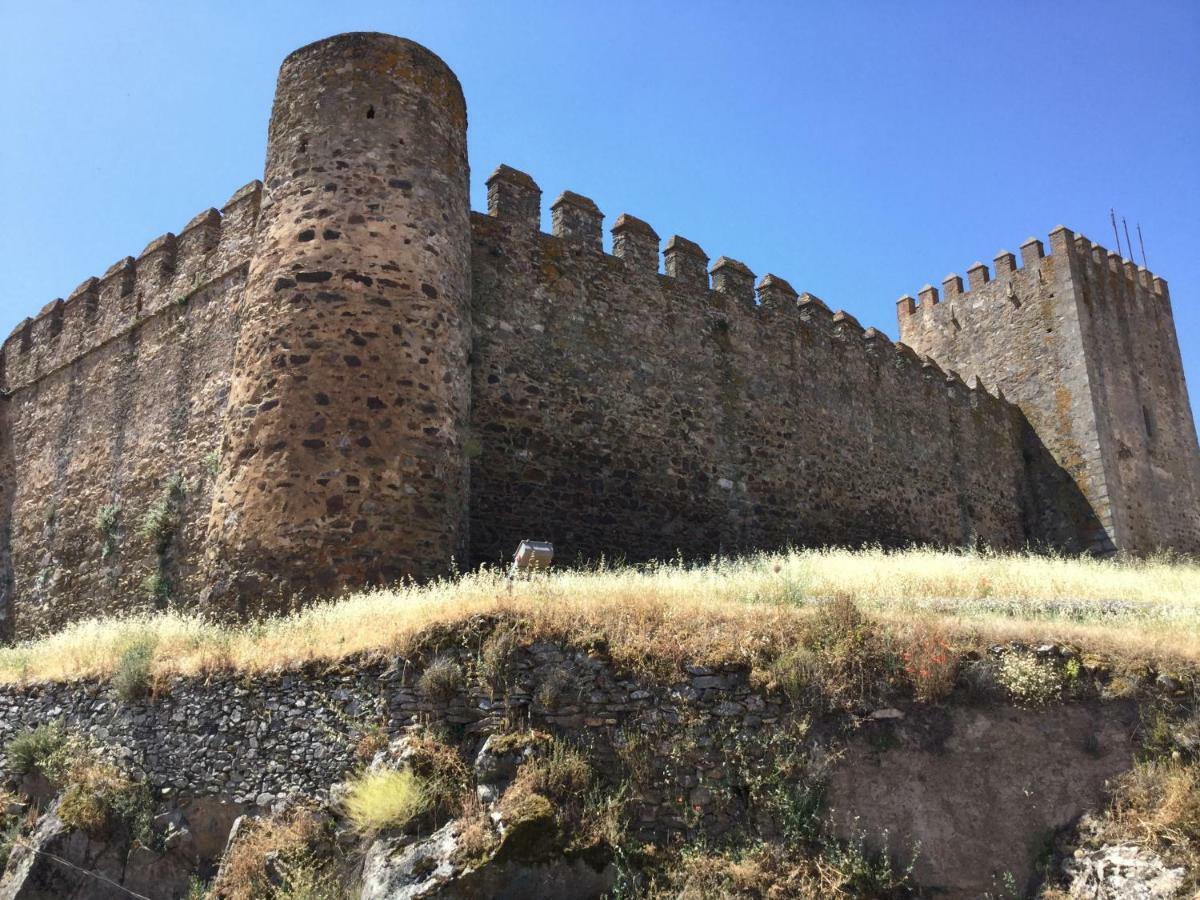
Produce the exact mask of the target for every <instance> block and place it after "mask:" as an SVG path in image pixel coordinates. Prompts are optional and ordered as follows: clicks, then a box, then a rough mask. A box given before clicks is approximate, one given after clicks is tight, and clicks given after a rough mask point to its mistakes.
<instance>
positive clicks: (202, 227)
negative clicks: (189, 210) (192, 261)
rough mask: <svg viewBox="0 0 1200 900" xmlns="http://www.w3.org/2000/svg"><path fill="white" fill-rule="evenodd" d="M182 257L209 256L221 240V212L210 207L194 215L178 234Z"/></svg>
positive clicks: (179, 250)
mask: <svg viewBox="0 0 1200 900" xmlns="http://www.w3.org/2000/svg"><path fill="white" fill-rule="evenodd" d="M176 241H177V243H178V248H179V249H178V252H179V255H180V256H181V257H191V256H207V255H208V254H209V253H212V251H214V250H216V249H217V245H218V244H219V243H220V242H221V214H220V213H219V212H217V210H216V209H213V208H211V207H210V208H209V209H206V210H204V212H201V213H197V214H196V215H195V216H193V217H192V219H191V221H189V222H188V223H187V224H186V225H184V226H183V228H182V229H181V230H180V232H179V234H178V235H177V236H176Z"/></svg>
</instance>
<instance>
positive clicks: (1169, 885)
mask: <svg viewBox="0 0 1200 900" xmlns="http://www.w3.org/2000/svg"><path fill="white" fill-rule="evenodd" d="M1063 871H1064V872H1065V873H1066V874H1067V875H1068V876H1069V877H1070V879H1071V881H1070V885H1069V886H1068V888H1067V894H1068V896H1070V897H1072V898H1080V900H1170V898H1174V897H1176V896H1178V892H1179V889H1180V887H1181V886H1182V885H1183V877H1184V872H1183V869H1181V868H1172V867H1170V866H1168V865H1167V864H1166V862H1165V861H1164V860H1163V858H1162V857H1161V856H1159V855H1158V854H1157V853H1155V852H1154V851H1153V850H1151V849H1149V848H1147V847H1139V846H1138V845H1136V844H1108V845H1105V846H1102V847H1099V848H1097V849H1095V850H1077V851H1076V853H1075V856H1073V857H1070V858H1068V859H1067V860H1065V861H1064V862H1063Z"/></svg>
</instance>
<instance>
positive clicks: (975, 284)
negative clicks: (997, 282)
mask: <svg viewBox="0 0 1200 900" xmlns="http://www.w3.org/2000/svg"><path fill="white" fill-rule="evenodd" d="M989 281H991V278H990V276H989V275H988V267H987V266H986V265H984V264H983V263H981V262H975V263H971V265H970V266H969V267H968V268H967V284H968V285H969V288H968V290H971V291H979V290H982V289H983V287H984V286H985V285H986V284H987V283H988V282H989Z"/></svg>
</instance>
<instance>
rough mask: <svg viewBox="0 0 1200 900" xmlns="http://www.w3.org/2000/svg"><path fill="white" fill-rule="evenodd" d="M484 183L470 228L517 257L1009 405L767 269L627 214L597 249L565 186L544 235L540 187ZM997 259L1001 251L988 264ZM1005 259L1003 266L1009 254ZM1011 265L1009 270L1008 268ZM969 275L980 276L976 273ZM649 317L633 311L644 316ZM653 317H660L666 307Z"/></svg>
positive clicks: (966, 399) (592, 216) (596, 236)
mask: <svg viewBox="0 0 1200 900" xmlns="http://www.w3.org/2000/svg"><path fill="white" fill-rule="evenodd" d="M487 186H488V211H487V214H486V215H485V214H482V213H474V214H473V219H472V221H473V224H474V225H475V227H476V230H477V231H478V232H481V233H487V232H488V231H489V229H496V228H499V229H501V231H502V232H503V233H505V234H507V235H509V236H511V237H513V238H516V239H518V241H519V240H521V239H523V238H524V239H525V240H528V238H529V237H530V236H536V240H535V242H534V243H533V244H528V243H524V244H523V246H522V252H524V253H525V254H529V255H531V256H532V255H533V254H536V253H539V252H540V253H542V255H548V256H550V257H554V258H559V257H563V256H564V255H566V256H569V255H570V254H572V253H575V254H586V255H588V256H592V257H594V258H595V259H596V260H597V262H598V264H599V265H601V266H603V267H605V268H606V269H608V270H609V271H610V272H614V273H619V277H620V278H622V279H628V280H630V281H631V282H633V283H636V282H638V281H640V280H641V279H646V278H652V279H654V280H655V282H656V283H657V284H659V285H661V286H662V287H663V288H664V290H665V293H663V295H662V299H663V302H664V303H667V304H672V303H679V302H685V303H699V304H700V305H701V306H703V307H706V308H710V309H713V310H718V311H719V312H720V314H721V315H722V316H723V317H724V320H725V321H726V322H727V324H728V327H730V328H742V329H745V328H747V327H759V326H757V325H754V324H753V323H762V324H767V325H768V326H769V328H776V327H778V326H779V325H780V324H781V320H780V319H779V317H780V316H783V317H785V319H784V320H783V321H786V320H788V319H791V320H794V325H793V327H794V328H797V329H800V330H803V331H805V332H807V333H808V335H809V337H808V338H807V340H808V341H809V342H811V341H813V340H816V339H818V338H821V339H824V340H825V341H827V342H828V341H832V342H836V343H837V344H838V345H840V346H842V347H843V348H852V349H853V351H854V352H856V353H857V354H858V356H857V363H855V365H864V366H865V365H867V364H868V363H871V364H875V365H877V364H879V363H880V362H881V361H883V360H887V361H888V362H889V363H890V364H891V365H892V366H893V367H894V368H896V369H897V370H898V371H901V372H911V373H912V374H913V375H914V377H917V378H919V380H918V381H914V382H913V383H912V388H913V389H916V388H917V386H918V385H921V386H924V387H928V386H930V385H935V384H936V385H937V386H938V387H939V388H944V390H945V392H946V395H947V396H948V397H950V398H952V399H953V400H955V401H958V402H962V403H963V404H964V406H972V407H975V408H981V407H986V408H989V409H996V410H997V411H999V410H1002V409H1006V408H1008V407H1009V405H1008V404H1007V402H1006V401H1005V400H1004V399H1003V397H1002V396H998V395H997V393H996V392H994V391H991V390H989V389H988V388H987V387H985V386H984V384H983V382H982V381H981V380H980V379H978V378H974V379H972V380H971V384H970V386H969V387H968V385H967V384H966V383H964V381H963V380H962V378H960V377H959V376H958V375H957V374H956V373H954V372H949V373H946V372H942V371H941V370H940V369H938V368H937V366H936V363H933V362H932V360H926V362H925V365H924V366H923V367H922V366H921V365H920V362H919V360H918V358H917V355H916V354H915V353H914V352H913V350H912V349H911V348H910V347H908V346H906V345H905V344H903V343H894V342H893V341H892V340H891V339H890V338H889V337H888V336H887V335H886V334H885V333H884V332H882V331H880V330H879V329H876V328H870V327H864V326H863V325H862V324H861V323H860V322H859V320H858V319H857V318H856V317H855V316H854V315H852V314H851V313H849V312H847V311H846V310H843V309H838V310H831V309H830V307H829V306H828V305H827V304H826V303H825V302H824V301H823V300H821V299H820V298H819V297H817V296H815V295H814V294H812V293H809V292H807V291H805V292H797V291H796V289H795V288H793V287H792V285H791V283H790V282H788V281H787V280H786V279H784V278H782V277H781V276H779V275H775V274H770V273H768V274H766V275H764V276H763V277H762V278H761V279H758V281H757V282H756V276H755V273H754V272H752V271H751V270H750V268H749V267H748V266H747V265H746V264H745V263H743V262H741V261H740V260H737V259H734V258H732V257H729V256H719V257H717V259H716V260H715V261H713V262H712V263H711V265H710V263H709V255H708V254H707V253H706V252H705V250H704V249H703V248H702V247H701V246H700V245H699V244H697V243H696V242H694V241H691V240H688V239H687V238H684V237H681V236H679V235H677V234H676V235H672V236H671V237H670V238H668V239H667V241H666V242H665V244H662V243H661V241H660V238H659V234H658V232H657V231H656V230H655V228H654V227H653V226H652V225H651V224H650V223H648V222H646V221H645V220H643V219H640V218H638V217H636V216H634V215H632V214H630V213H621V214H619V215H618V216H617V217H616V220H615V222H614V223H613V225H612V227H611V230H610V231H611V235H612V248H613V251H612V253H611V254H609V253H606V252H604V249H603V243H602V228H603V221H604V214H603V213H602V212H601V210H600V208H599V206H598V205H597V204H596V203H595V201H594V200H592V199H591V198H589V197H587V196H585V195H583V194H580V193H577V192H575V191H571V190H564V191H562V192H561V193H560V194H559V195H558V198H557V199H556V200H555V201H554V203H553V204H552V205H551V231H550V232H549V233H547V232H544V231H542V227H541V226H542V221H541V214H540V197H541V195H542V190H541V188H540V187H539V185H538V183H537V181H536V180H535V179H534V178H533V177H532V176H531V175H530V174H528V173H526V172H522V171H520V170H518V169H515V168H513V167H511V166H508V165H505V164H501V165H499V166H497V167H496V168H495V169H494V170H493V172H492V174H491V175H490V176H489V177H488V180H487ZM505 249H506V252H507V253H509V254H511V255H513V256H515V255H516V252H515V251H514V248H513V246H512V245H511V244H507V243H506V244H505ZM1043 255H1044V254H1043V253H1042V252H1041V243H1040V242H1034V245H1033V246H1031V247H1028V248H1023V256H1024V257H1025V259H1026V261H1027V262H1026V265H1027V266H1028V265H1029V263H1030V262H1034V261H1037V260H1040V259H1041V258H1042V256H1043ZM1004 256H1005V254H1000V255H999V256H998V257H997V258H998V259H1001V257H1004ZM1007 257H1008V259H1010V260H1011V259H1012V254H1007ZM522 268H523V269H527V270H530V271H534V270H536V269H537V267H536V265H535V264H534V260H532V259H529V260H525V265H524V266H522ZM1011 268H1012V269H1014V270H1015V268H1016V267H1015V263H1014V264H1013V265H1012V267H1011ZM555 271H556V272H557V271H558V270H555ZM976 277H977V278H979V277H980V276H979V275H978V273H977V275H976ZM983 280H984V281H987V280H990V279H987V278H984V279H983ZM934 293H935V294H936V291H935V292H934ZM923 297H924V292H923ZM926 302H928V299H927V298H926ZM490 312H493V313H494V314H495V315H497V316H499V317H503V314H504V311H503V310H490ZM654 312H655V311H654V310H652V309H642V310H641V313H642V314H645V315H652V314H654ZM659 312H660V313H661V314H663V315H669V314H670V308H669V305H668V306H667V307H665V308H663V309H661V310H659ZM743 316H749V317H750V318H749V319H743ZM784 334H785V335H786V332H785V333H784ZM781 337H783V335H781ZM931 366H932V368H931Z"/></svg>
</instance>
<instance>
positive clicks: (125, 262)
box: [96, 256, 137, 302]
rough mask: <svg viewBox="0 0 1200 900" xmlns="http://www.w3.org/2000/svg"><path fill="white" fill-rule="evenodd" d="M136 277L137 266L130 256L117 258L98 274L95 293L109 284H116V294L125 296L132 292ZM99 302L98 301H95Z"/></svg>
mask: <svg viewBox="0 0 1200 900" xmlns="http://www.w3.org/2000/svg"><path fill="white" fill-rule="evenodd" d="M136 279H137V267H136V264H135V263H134V260H133V257H132V256H126V257H125V258H124V259H119V260H117V261H116V262H115V263H113V264H112V265H111V266H109V267H108V268H107V269H105V271H104V274H103V275H101V276H100V278H99V282H98V284H97V285H96V293H97V294H99V293H100V292H101V291H103V290H104V288H105V287H106V286H107V285H109V284H114V285H115V286H116V292H117V296H119V297H125V296H127V295H129V294H132V293H133V288H134V284H135V282H136ZM97 302H99V301H97Z"/></svg>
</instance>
